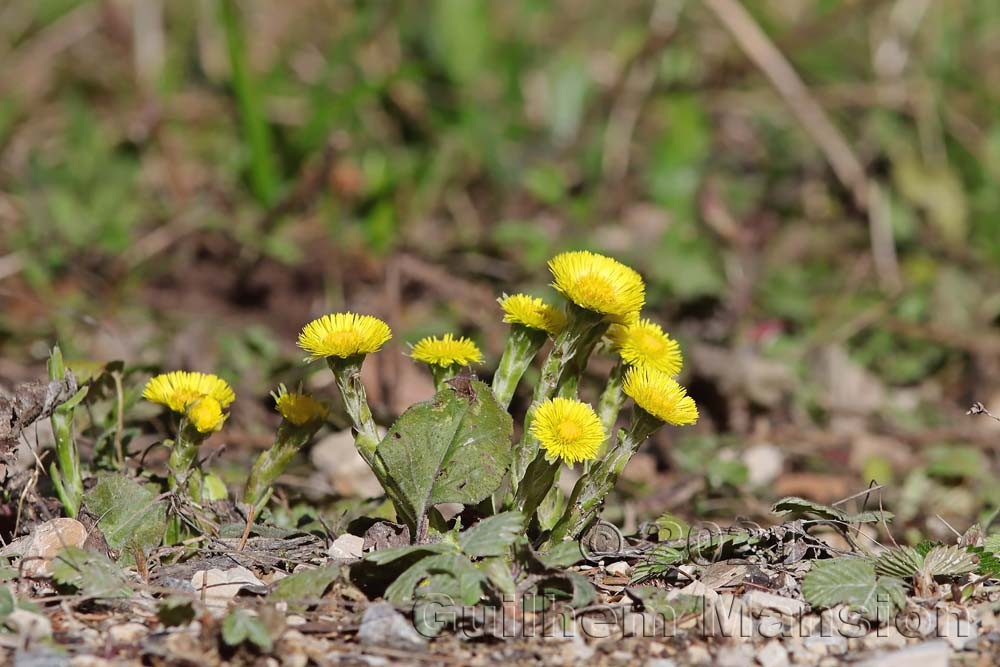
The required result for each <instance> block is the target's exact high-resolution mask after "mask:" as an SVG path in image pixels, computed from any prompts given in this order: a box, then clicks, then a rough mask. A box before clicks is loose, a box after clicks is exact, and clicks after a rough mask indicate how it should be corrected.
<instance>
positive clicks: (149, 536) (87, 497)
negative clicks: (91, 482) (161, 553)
mask: <svg viewBox="0 0 1000 667" xmlns="http://www.w3.org/2000/svg"><path fill="white" fill-rule="evenodd" d="M83 500H84V503H86V505H87V508H88V509H89V510H90V511H91V512H93V513H94V514H95V515H97V518H98V526H99V527H100V528H101V531H102V532H103V533H104V538H105V539H106V540H107V541H108V546H110V547H111V548H112V549H119V550H121V549H124V548H125V547H126V546H128V545H130V544H137V545H138V546H139V547H141V548H142V549H143V551H149V550H150V549H152V548H154V547H157V546H159V545H160V540H161V539H163V532H164V531H165V530H166V527H167V508H166V505H165V504H164V503H163V502H162V501H160V500H157V497H156V494H155V493H154V492H153V491H150V490H149V489H147V488H145V487H143V486H140V485H139V484H138V483H137V482H135V481H134V480H131V479H129V478H128V477H125V476H124V475H103V476H101V477H100V478H99V479H98V482H97V486H95V487H94V488H93V489H91V490H90V491H89V492H88V493H86V494H84V497H83Z"/></svg>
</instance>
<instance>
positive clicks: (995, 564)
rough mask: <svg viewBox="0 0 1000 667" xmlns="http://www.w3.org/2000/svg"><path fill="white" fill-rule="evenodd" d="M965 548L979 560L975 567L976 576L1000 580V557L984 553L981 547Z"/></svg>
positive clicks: (987, 552) (984, 550)
mask: <svg viewBox="0 0 1000 667" xmlns="http://www.w3.org/2000/svg"><path fill="white" fill-rule="evenodd" d="M967 548H968V550H969V553H972V554H975V556H976V557H977V558H979V563H978V564H977V565H976V573H977V574H982V575H985V576H987V577H992V578H994V579H997V578H1000V557H998V556H997V554H995V553H991V552H989V551H986V549H984V548H983V547H976V546H970V547H967Z"/></svg>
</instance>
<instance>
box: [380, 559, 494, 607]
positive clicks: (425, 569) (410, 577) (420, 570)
mask: <svg viewBox="0 0 1000 667" xmlns="http://www.w3.org/2000/svg"><path fill="white" fill-rule="evenodd" d="M436 574H445V575H448V576H450V577H452V578H453V579H455V582H456V584H457V585H458V592H459V595H460V596H461V597H463V598H464V597H465V596H466V594H470V595H471V593H469V591H470V590H471V587H472V585H473V583H474V582H478V584H480V585H481V584H482V583H484V582H486V581H487V578H486V575H485V574H483V573H482V572H480V571H479V570H478V569H476V566H475V565H473V564H472V561H470V560H469V559H468V558H466V557H465V556H463V555H461V554H455V553H445V554H438V555H437V556H431V557H429V558H423V559H421V560H419V561H417V562H416V563H414V564H413V565H411V566H410V567H409V568H408V569H407V570H406V571H405V572H403V573H402V574H401V575H399V576H398V577H397V578H396V580H395V581H393V582H392V584H390V585H389V587H388V588H386V589H385V599H386V600H388V601H389V602H392V603H393V604H397V605H402V604H406V603H408V602H412V601H413V599H414V597H416V591H417V587H418V586H421V584H424V583H425V580H427V579H429V578H430V577H431V576H433V575H436ZM463 578H464V580H463ZM476 599H478V595H477V596H476Z"/></svg>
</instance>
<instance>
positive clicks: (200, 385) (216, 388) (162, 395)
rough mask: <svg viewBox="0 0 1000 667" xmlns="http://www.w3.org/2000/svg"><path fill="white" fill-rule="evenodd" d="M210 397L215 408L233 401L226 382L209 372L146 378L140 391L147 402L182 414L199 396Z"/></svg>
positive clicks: (174, 373) (231, 391)
mask: <svg viewBox="0 0 1000 667" xmlns="http://www.w3.org/2000/svg"><path fill="white" fill-rule="evenodd" d="M205 396H210V397H212V398H213V399H215V401H216V402H217V403H218V404H219V409H220V410H221V409H222V408H225V407H228V406H229V405H230V404H231V403H232V402H233V401H234V400H236V393H235V392H234V391H233V388H232V387H230V386H229V383H228V382H226V381H225V380H223V379H222V378H220V377H219V376H217V375H212V374H211V373H196V372H188V371H172V372H170V373H163V374H160V375H157V376H156V377H153V378H152V379H150V381H149V382H147V383H146V388H145V389H144V390H143V392H142V397H143V398H145V399H146V400H147V401H151V402H153V403H159V404H160V405H165V406H167V407H168V408H170V409H171V410H173V411H174V412H178V413H183V412H184V411H185V410H187V408H188V407H190V406H191V405H192V404H194V403H195V402H196V401H198V400H199V399H201V398H203V397H205Z"/></svg>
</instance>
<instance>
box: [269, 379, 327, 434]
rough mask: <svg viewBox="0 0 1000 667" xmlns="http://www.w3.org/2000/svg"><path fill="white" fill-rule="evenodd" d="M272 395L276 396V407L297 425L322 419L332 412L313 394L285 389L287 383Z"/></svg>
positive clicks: (289, 420)
mask: <svg viewBox="0 0 1000 667" xmlns="http://www.w3.org/2000/svg"><path fill="white" fill-rule="evenodd" d="M271 395H272V396H273V397H274V405H275V407H276V408H277V409H278V412H280V413H281V416H282V417H283V418H284V419H285V421H288V422H291V423H292V424H295V425H296V426H304V425H306V424H308V423H310V422H317V421H322V420H324V419H326V416H327V415H328V414H329V413H330V411H329V410H328V409H327V407H326V406H325V405H323V404H322V403H320V402H319V401H317V400H316V399H315V398H313V397H312V396H309V395H308V394H296V393H292V392H289V391H288V390H287V389H285V385H281V386H279V387H278V393H277V394H271Z"/></svg>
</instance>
